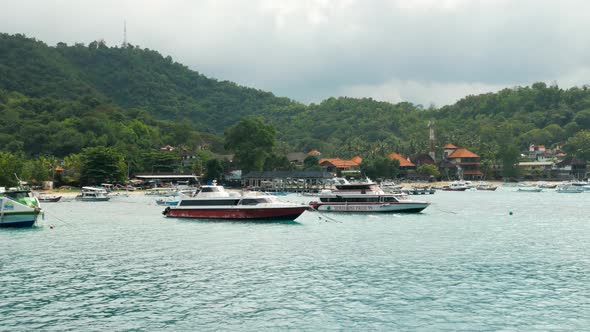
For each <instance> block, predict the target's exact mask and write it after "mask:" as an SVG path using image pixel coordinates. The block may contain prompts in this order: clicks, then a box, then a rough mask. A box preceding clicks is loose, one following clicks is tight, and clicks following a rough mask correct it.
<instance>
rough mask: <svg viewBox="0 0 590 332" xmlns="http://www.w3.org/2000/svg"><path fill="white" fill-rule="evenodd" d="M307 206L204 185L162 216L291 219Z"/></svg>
mask: <svg viewBox="0 0 590 332" xmlns="http://www.w3.org/2000/svg"><path fill="white" fill-rule="evenodd" d="M308 209H309V207H308V206H307V205H301V204H296V203H287V202H281V201H279V200H278V199H277V198H276V197H275V196H272V195H268V194H262V193H258V192H246V193H243V194H239V193H229V192H227V191H226V190H225V189H224V188H223V186H218V185H215V184H213V185H206V186H202V187H201V190H200V191H199V192H198V193H197V194H196V195H195V196H194V197H183V198H181V199H180V201H179V202H178V204H177V205H176V206H169V207H167V208H166V209H165V210H164V212H163V214H164V215H165V216H166V217H176V218H199V219H251V220H295V219H296V218H297V217H299V216H300V215H301V214H302V213H303V212H305V211H306V210H308Z"/></svg>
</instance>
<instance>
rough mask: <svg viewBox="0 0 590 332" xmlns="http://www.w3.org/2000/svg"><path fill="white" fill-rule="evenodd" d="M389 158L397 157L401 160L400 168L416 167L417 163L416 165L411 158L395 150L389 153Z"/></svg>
mask: <svg viewBox="0 0 590 332" xmlns="http://www.w3.org/2000/svg"><path fill="white" fill-rule="evenodd" d="M389 159H397V160H398V161H399V168H400V169H409V168H416V165H414V163H412V162H411V161H410V160H409V158H404V157H403V156H402V155H400V154H397V153H395V152H392V153H390V154H389Z"/></svg>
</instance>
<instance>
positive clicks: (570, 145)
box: [563, 130, 590, 161]
mask: <svg viewBox="0 0 590 332" xmlns="http://www.w3.org/2000/svg"><path fill="white" fill-rule="evenodd" d="M563 148H564V150H565V151H566V152H567V153H568V154H571V155H572V156H575V157H577V158H580V159H583V160H586V161H588V160H590V130H582V131H580V132H578V133H577V134H575V135H574V136H573V137H571V138H570V139H568V140H567V143H566V144H565V146H564V147H563Z"/></svg>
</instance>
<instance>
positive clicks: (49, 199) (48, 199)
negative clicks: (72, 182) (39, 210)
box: [38, 194, 62, 203]
mask: <svg viewBox="0 0 590 332" xmlns="http://www.w3.org/2000/svg"><path fill="white" fill-rule="evenodd" d="M61 197H62V196H50V195H44V194H41V195H39V197H38V199H39V202H43V203H52V202H53V203H55V202H59V200H60V199H61Z"/></svg>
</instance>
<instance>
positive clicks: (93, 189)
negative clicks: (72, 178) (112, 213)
mask: <svg viewBox="0 0 590 332" xmlns="http://www.w3.org/2000/svg"><path fill="white" fill-rule="evenodd" d="M82 190H91V191H106V190H105V189H104V188H96V187H82Z"/></svg>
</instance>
